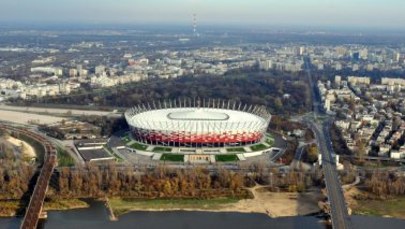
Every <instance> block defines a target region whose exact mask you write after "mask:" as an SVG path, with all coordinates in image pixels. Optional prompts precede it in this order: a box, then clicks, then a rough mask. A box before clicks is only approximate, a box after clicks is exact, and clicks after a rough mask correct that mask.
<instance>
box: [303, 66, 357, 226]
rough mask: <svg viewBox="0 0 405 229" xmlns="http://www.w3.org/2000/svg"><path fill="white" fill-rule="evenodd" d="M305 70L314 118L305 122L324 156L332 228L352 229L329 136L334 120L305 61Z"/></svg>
mask: <svg viewBox="0 0 405 229" xmlns="http://www.w3.org/2000/svg"><path fill="white" fill-rule="evenodd" d="M305 68H306V71H307V74H308V79H309V84H310V86H311V89H312V90H311V91H312V96H313V117H312V118H310V117H308V116H307V117H306V118H305V122H306V123H308V124H309V125H310V127H311V128H312V130H313V131H314V133H315V137H316V140H317V144H318V149H319V151H320V152H321V154H322V169H323V172H324V177H325V184H326V189H327V193H328V200H329V203H330V209H331V220H332V227H333V228H336V229H347V228H351V222H350V218H349V214H348V211H347V206H346V201H345V198H344V195H343V189H342V185H341V183H340V181H339V177H338V174H337V171H336V164H335V161H334V159H333V147H332V142H331V138H330V136H329V129H330V125H331V124H332V118H331V117H329V116H327V115H325V113H324V111H323V108H322V101H321V99H320V97H319V95H318V93H317V88H316V84H314V82H313V79H312V76H311V71H310V63H309V60H308V59H307V60H306V61H305Z"/></svg>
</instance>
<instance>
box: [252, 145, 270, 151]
mask: <svg viewBox="0 0 405 229" xmlns="http://www.w3.org/2000/svg"><path fill="white" fill-rule="evenodd" d="M267 148H269V147H267V146H265V145H263V144H257V145H253V146H251V147H250V149H251V150H252V151H260V150H265V149H267Z"/></svg>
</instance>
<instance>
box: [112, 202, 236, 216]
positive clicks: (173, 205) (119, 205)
mask: <svg viewBox="0 0 405 229" xmlns="http://www.w3.org/2000/svg"><path fill="white" fill-rule="evenodd" d="M238 201H239V199H236V198H215V199H151V200H142V199H140V200H137V199H121V198H111V199H110V206H111V207H112V209H113V211H114V213H115V214H116V215H122V214H125V213H127V212H130V211H142V210H144V209H164V210H171V209H196V210H199V209H206V210H215V209H220V208H221V207H222V206H223V205H226V204H231V203H236V202H238Z"/></svg>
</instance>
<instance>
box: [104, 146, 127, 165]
mask: <svg viewBox="0 0 405 229" xmlns="http://www.w3.org/2000/svg"><path fill="white" fill-rule="evenodd" d="M104 149H105V150H106V151H107V152H108V153H109V154H111V156H113V157H115V158H116V160H117V162H123V161H124V159H122V158H121V157H120V156H118V155H117V154H116V153H114V151H113V150H112V149H111V148H110V147H108V146H107V145H105V146H104Z"/></svg>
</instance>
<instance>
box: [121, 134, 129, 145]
mask: <svg viewBox="0 0 405 229" xmlns="http://www.w3.org/2000/svg"><path fill="white" fill-rule="evenodd" d="M121 140H122V141H123V142H125V144H126V143H128V142H130V141H131V138H130V137H129V134H125V136H124V137H122V138H121Z"/></svg>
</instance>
